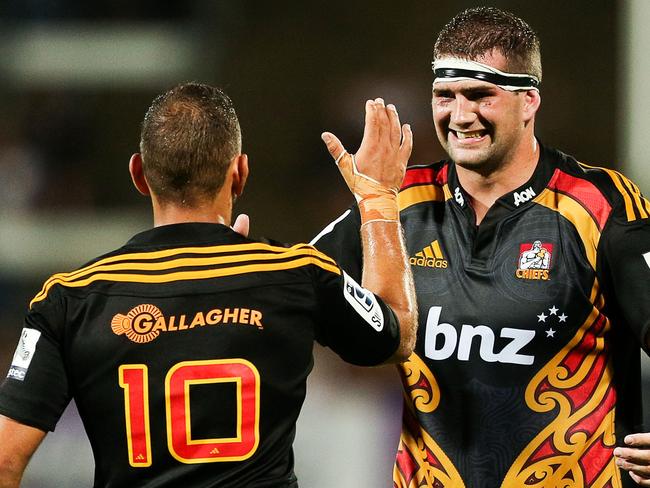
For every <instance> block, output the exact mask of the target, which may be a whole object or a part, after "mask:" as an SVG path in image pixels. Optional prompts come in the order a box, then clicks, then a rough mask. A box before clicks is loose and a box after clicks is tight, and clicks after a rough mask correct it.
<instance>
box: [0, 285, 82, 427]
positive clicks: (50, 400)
mask: <svg viewBox="0 0 650 488" xmlns="http://www.w3.org/2000/svg"><path fill="white" fill-rule="evenodd" d="M63 314H64V311H63V310H62V307H61V304H60V302H59V300H58V299H57V298H56V292H55V291H54V290H52V291H51V292H50V294H49V295H48V296H47V298H45V299H44V300H42V301H39V302H36V303H35V304H34V305H33V306H32V307H31V309H30V310H29V312H28V313H27V315H26V317H25V322H24V328H23V330H22V332H21V335H20V339H19V340H18V345H17V347H16V352H15V354H14V356H13V359H12V362H11V366H10V367H9V372H8V373H7V376H6V378H5V379H4V381H3V382H2V384H1V385H0V414H2V415H4V416H6V417H9V418H12V419H14V420H16V421H18V422H20V423H22V424H25V425H29V426H31V427H36V428H38V429H41V430H44V431H53V430H54V427H55V426H56V423H57V422H58V420H59V418H60V417H61V414H62V413H63V411H64V410H65V408H66V406H67V405H68V403H69V402H70V398H71V394H70V391H69V385H68V380H67V375H66V371H65V365H64V362H63V357H62V354H61V350H62V347H61V335H62V334H61V331H62V330H63V329H62V326H63V319H64V317H63Z"/></svg>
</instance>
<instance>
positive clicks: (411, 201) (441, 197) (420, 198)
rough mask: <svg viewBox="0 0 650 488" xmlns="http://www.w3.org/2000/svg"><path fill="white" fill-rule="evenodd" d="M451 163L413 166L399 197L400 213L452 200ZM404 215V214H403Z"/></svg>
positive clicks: (410, 167)
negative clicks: (449, 179) (450, 190)
mask: <svg viewBox="0 0 650 488" xmlns="http://www.w3.org/2000/svg"><path fill="white" fill-rule="evenodd" d="M449 164H450V163H449V161H438V162H435V163H431V164H417V165H411V166H409V167H408V168H407V169H406V175H405V176H404V181H403V183H402V187H401V188H400V192H399V195H398V197H397V203H398V205H399V209H400V212H403V211H404V210H406V209H408V208H411V210H410V211H409V212H412V211H416V210H414V209H418V208H421V206H420V205H418V204H430V203H435V202H445V201H446V200H448V199H449V198H451V193H450V192H449V188H448V184H447V181H448V173H449ZM402 215H404V214H402Z"/></svg>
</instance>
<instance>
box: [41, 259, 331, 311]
mask: <svg viewBox="0 0 650 488" xmlns="http://www.w3.org/2000/svg"><path fill="white" fill-rule="evenodd" d="M310 264H313V265H316V266H318V267H319V268H321V269H324V270H326V271H330V272H332V273H335V274H336V275H339V276H340V275H341V270H340V269H339V267H338V266H332V265H330V264H328V263H324V262H322V261H320V260H319V259H317V258H316V257H315V256H313V255H311V256H303V257H299V258H297V259H293V260H291V261H283V262H279V263H260V264H244V265H241V266H230V267H227V268H216V269H214V268H211V269H206V270H193V271H176V272H171V273H164V274H156V275H150V274H137V272H134V273H101V272H100V273H94V274H92V275H90V276H88V277H87V278H85V279H79V280H75V281H70V282H67V283H66V282H64V281H63V280H60V279H55V280H51V281H50V283H49V285H47V286H46V287H44V289H43V291H42V292H41V293H39V294H38V295H37V296H36V297H35V298H34V299H33V300H32V301H31V302H30V304H29V306H30V307H31V306H32V305H33V304H34V303H37V302H39V301H41V300H43V299H45V297H46V296H47V294H48V292H49V290H50V289H51V288H52V287H53V286H54V285H56V284H62V285H64V286H66V287H69V288H80V287H83V286H87V285H89V284H91V283H94V282H96V281H100V280H101V281H111V282H118V283H152V284H153V283H170V282H174V281H183V280H203V279H209V278H220V277H224V276H234V275H241V274H248V273H257V272H267V271H283V270H288V269H295V268H300V267H303V266H307V265H310ZM136 271H137V270H136Z"/></svg>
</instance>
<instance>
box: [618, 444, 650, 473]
mask: <svg viewBox="0 0 650 488" xmlns="http://www.w3.org/2000/svg"><path fill="white" fill-rule="evenodd" d="M614 456H616V458H617V459H623V460H624V461H629V462H631V463H634V464H638V465H642V466H650V449H648V448H645V447H644V448H641V449H635V448H630V447H617V448H616V449H614ZM649 474H650V472H649Z"/></svg>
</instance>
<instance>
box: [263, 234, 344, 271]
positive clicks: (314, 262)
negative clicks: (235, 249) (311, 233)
mask: <svg viewBox="0 0 650 488" xmlns="http://www.w3.org/2000/svg"><path fill="white" fill-rule="evenodd" d="M251 242H259V243H262V244H267V245H269V246H272V248H273V250H274V252H278V253H281V254H283V255H284V256H285V257H286V259H290V260H291V259H293V260H298V262H299V263H300V264H299V267H306V266H316V267H318V268H321V269H324V270H326V271H331V272H333V273H335V274H341V271H340V269H339V267H338V265H337V264H336V261H335V260H334V259H333V258H331V257H330V256H328V255H327V254H326V253H324V252H323V251H320V250H318V249H316V247H315V246H314V245H313V244H312V243H309V244H308V243H306V242H299V243H297V244H287V243H283V242H279V241H275V240H273V239H268V238H262V239H261V240H260V241H251Z"/></svg>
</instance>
